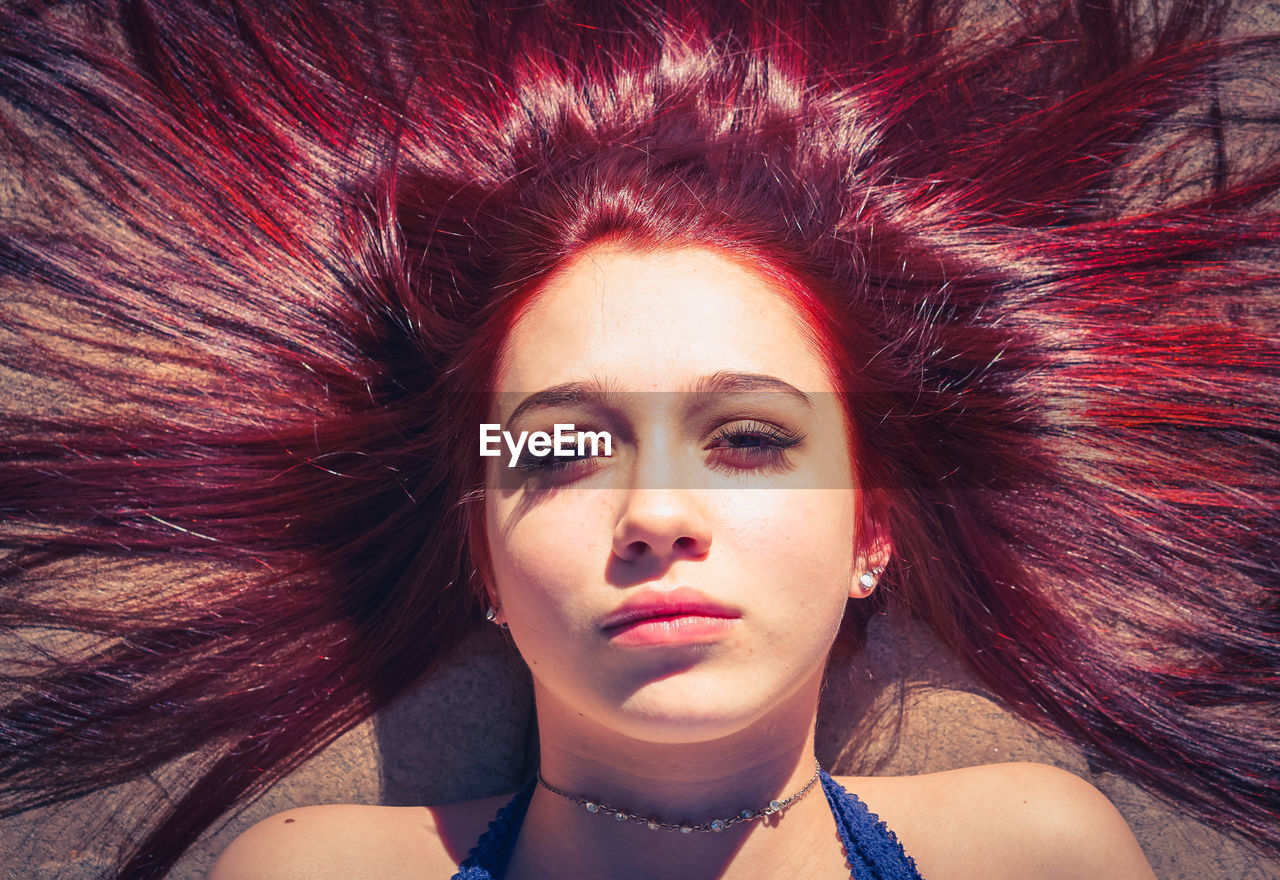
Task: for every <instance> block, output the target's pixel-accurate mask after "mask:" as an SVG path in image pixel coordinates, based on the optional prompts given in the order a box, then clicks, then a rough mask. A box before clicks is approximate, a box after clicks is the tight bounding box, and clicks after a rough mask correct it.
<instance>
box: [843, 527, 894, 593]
mask: <svg viewBox="0 0 1280 880" xmlns="http://www.w3.org/2000/svg"><path fill="white" fill-rule="evenodd" d="M891 558H893V543H892V542H891V541H890V540H889V538H888V536H886V535H877V536H875V537H873V539H872V540H871V541H870V543H869V544H868V545H867V546H866V547H865V548H864V549H863V550H862V551H861V552H859V553H858V554H857V555H856V556H855V557H854V560H853V577H852V578H851V581H850V584H849V598H850V599H865V598H867V597H868V596H870V595H871V594H872V593H873V592H875V588H876V585H877V584H879V582H880V577H881V575H883V574H884V570H885V569H886V568H888V567H889V560H890V559H891Z"/></svg>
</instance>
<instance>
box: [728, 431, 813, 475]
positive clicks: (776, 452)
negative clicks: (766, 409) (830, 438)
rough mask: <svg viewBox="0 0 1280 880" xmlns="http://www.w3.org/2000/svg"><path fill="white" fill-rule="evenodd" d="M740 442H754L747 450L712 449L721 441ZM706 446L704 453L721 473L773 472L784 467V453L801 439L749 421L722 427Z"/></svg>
mask: <svg viewBox="0 0 1280 880" xmlns="http://www.w3.org/2000/svg"><path fill="white" fill-rule="evenodd" d="M741 440H752V441H756V442H755V445H750V446H745V445H743V446H737V445H730V446H716V445H715V444H717V443H721V442H724V441H729V442H730V443H736V442H738V441H741ZM707 442H708V446H707V449H708V450H710V451H711V452H712V453H713V454H714V455H715V458H716V459H717V461H715V465H716V466H717V467H720V468H722V469H724V470H730V471H745V470H763V469H770V470H773V469H778V468H784V467H786V465H787V450H788V449H792V448H794V447H796V446H799V445H800V444H801V443H802V442H804V435H803V434H801V433H800V432H798V431H792V430H788V429H786V428H781V427H779V426H777V425H773V424H770V423H768V422H759V421H755V420H751V421H746V422H733V423H731V424H728V425H723V426H721V427H720V428H719V429H718V430H717V431H716V432H715V434H713V435H711V438H710V440H708V441H707Z"/></svg>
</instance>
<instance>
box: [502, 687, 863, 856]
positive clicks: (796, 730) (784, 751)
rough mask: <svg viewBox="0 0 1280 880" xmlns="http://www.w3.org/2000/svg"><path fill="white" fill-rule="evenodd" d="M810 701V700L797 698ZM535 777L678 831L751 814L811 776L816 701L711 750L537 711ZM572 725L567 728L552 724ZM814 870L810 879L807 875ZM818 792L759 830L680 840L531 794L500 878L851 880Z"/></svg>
mask: <svg viewBox="0 0 1280 880" xmlns="http://www.w3.org/2000/svg"><path fill="white" fill-rule="evenodd" d="M803 696H806V697H807V696H808V695H803ZM539 700H540V702H539V732H540V735H541V742H542V775H543V777H544V778H545V779H546V781H547V782H548V783H550V784H551V785H553V786H555V787H556V788H559V789H562V790H564V791H566V792H571V793H572V794H574V795H577V796H579V797H582V798H586V799H588V800H591V801H592V802H594V803H603V804H609V805H611V806H614V807H618V808H621V809H623V810H625V811H627V812H628V813H631V814H635V815H639V816H645V817H656V818H658V819H659V820H661V821H663V822H668V823H675V824H685V823H689V824H695V825H696V824H703V823H707V822H710V821H712V820H714V819H728V818H729V817H732V816H737V815H739V814H740V813H741V812H742V811H743V810H752V811H758V810H761V809H763V808H764V807H766V806H767V805H768V804H769V802H770V801H772V800H782V799H785V798H787V797H789V796H791V795H793V794H795V793H796V792H798V791H800V790H801V789H803V788H804V786H805V785H806V784H807V783H808V782H809V781H810V779H812V777H813V773H814V757H813V733H814V718H815V715H816V701H817V694H816V690H815V692H814V693H813V694H812V699H811V700H807V699H806V701H805V702H806V708H804V710H803V711H800V712H799V713H797V712H796V709H797V707H796V706H791V705H781V706H779V707H777V709H776V710H775V711H773V712H770V713H769V714H768V716H766V717H764V718H762V719H760V720H759V721H758V722H757V723H755V724H752V725H749V726H748V727H747V728H746V729H743V730H740V731H736V732H734V733H732V734H729V735H727V736H722V737H718V738H715V739H712V740H708V741H703V742H692V743H654V742H647V741H642V740H637V739H630V738H627V737H625V736H621V735H619V734H618V733H617V732H616V731H607V730H603V729H600V728H599V727H597V726H595V725H592V724H591V723H590V722H587V721H585V720H584V719H582V718H581V716H577V715H576V714H574V713H562V712H559V711H555V709H556V708H558V707H549V708H551V709H552V711H544V706H545V702H546V698H545V697H544V696H543V695H540V696H539ZM563 718H572V719H573V720H572V723H570V724H567V725H566V724H563V723H558V719H563ZM813 865H817V866H820V867H821V869H820V870H817V871H814V870H811V869H810V867H811V866H813ZM843 865H844V862H843V858H842V857H841V852H840V845H839V843H838V841H837V840H836V835H835V825H834V820H833V819H832V817H831V813H830V810H829V808H828V806H827V804H826V799H825V797H824V795H823V793H822V790H821V787H820V786H818V785H814V786H813V788H811V789H810V790H809V791H808V793H807V794H806V795H805V796H804V797H803V798H798V799H796V800H795V801H794V802H792V803H791V804H790V805H788V806H787V808H786V809H785V810H783V811H782V812H780V813H777V814H774V815H770V816H768V817H766V818H765V819H763V820H758V821H752V822H743V823H740V824H737V825H734V826H732V827H729V828H727V829H725V830H724V831H720V832H695V833H690V834H682V833H679V832H674V831H668V830H661V829H660V830H650V829H649V828H648V827H646V826H645V825H644V824H641V823H635V822H619V821H617V820H616V819H615V817H614V816H612V815H607V814H604V813H601V812H597V813H594V814H593V813H590V812H588V811H587V810H586V809H584V808H583V807H582V806H580V805H578V804H576V803H573V802H572V801H570V800H568V799H565V798H563V797H561V796H559V795H556V794H553V793H552V792H550V791H548V790H546V789H544V788H542V787H539V789H538V790H537V792H536V793H535V794H534V797H533V800H532V802H531V803H530V806H529V812H528V815H527V817H526V819H525V822H524V827H523V829H522V830H521V834H520V837H519V840H518V842H517V848H516V851H515V853H514V856H513V859H512V864H511V870H510V872H509V873H508V877H510V878H512V880H517V878H528V877H541V876H575V877H611V878H629V877H664V876H665V877H674V876H678V877H690V878H694V877H720V878H741V880H746V878H750V877H776V876H788V875H789V874H795V873H797V872H800V873H805V874H808V875H809V876H832V877H846V878H847V877H848V870H847V868H844V867H843Z"/></svg>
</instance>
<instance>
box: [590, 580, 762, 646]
mask: <svg viewBox="0 0 1280 880" xmlns="http://www.w3.org/2000/svg"><path fill="white" fill-rule="evenodd" d="M741 616H742V615H741V613H740V612H739V611H738V610H737V609H735V608H731V607H729V606H727V605H722V604H721V603H719V602H716V601H715V600H713V599H711V598H710V597H708V596H706V595H705V594H703V593H701V592H699V591H697V590H695V589H692V588H690V587H679V588H677V589H674V590H668V591H659V590H646V591H644V592H642V593H638V594H636V595H635V596H633V597H631V598H630V599H628V600H627V601H626V602H623V603H622V605H621V606H619V607H618V609H617V610H616V611H614V612H613V613H612V614H610V615H609V616H608V617H606V618H605V619H604V622H603V623H602V624H601V629H602V630H604V632H605V634H606V635H608V636H609V638H610V640H611V641H612V642H613V643H614V644H617V645H626V646H630V647H642V646H647V645H672V644H691V643H698V642H708V641H715V640H716V639H718V638H720V637H721V636H723V635H724V634H725V633H726V632H728V631H729V630H730V629H732V627H733V625H734V622H735V621H736V620H737V619H738V618H740V617H741Z"/></svg>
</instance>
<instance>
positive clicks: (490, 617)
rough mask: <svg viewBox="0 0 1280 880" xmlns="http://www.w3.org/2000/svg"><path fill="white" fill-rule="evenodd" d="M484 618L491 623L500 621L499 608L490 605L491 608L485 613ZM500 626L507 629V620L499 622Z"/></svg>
mask: <svg viewBox="0 0 1280 880" xmlns="http://www.w3.org/2000/svg"><path fill="white" fill-rule="evenodd" d="M484 619H485V620H487V621H489V622H490V623H498V609H497V608H494V607H493V606H492V605H490V606H489V610H488V611H486V612H485V613H484ZM498 626H500V627H502V628H503V629H507V624H506V623H505V622H503V623H498Z"/></svg>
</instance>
